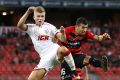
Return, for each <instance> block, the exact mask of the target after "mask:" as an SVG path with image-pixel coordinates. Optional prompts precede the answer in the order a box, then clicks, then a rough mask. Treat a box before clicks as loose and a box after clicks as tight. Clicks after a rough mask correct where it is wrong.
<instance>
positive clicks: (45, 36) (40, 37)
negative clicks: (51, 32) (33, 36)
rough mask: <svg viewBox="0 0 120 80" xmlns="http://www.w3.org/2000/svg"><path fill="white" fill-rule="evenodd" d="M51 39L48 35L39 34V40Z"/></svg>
mask: <svg viewBox="0 0 120 80" xmlns="http://www.w3.org/2000/svg"><path fill="white" fill-rule="evenodd" d="M48 39H49V36H47V35H39V36H38V40H48Z"/></svg>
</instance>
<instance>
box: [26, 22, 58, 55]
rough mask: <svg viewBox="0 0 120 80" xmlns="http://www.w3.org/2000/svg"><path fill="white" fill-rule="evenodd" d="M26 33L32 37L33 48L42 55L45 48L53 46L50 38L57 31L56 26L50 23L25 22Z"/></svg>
mask: <svg viewBox="0 0 120 80" xmlns="http://www.w3.org/2000/svg"><path fill="white" fill-rule="evenodd" d="M27 26H28V29H27V31H26V32H27V33H28V35H29V36H30V38H31V39H32V42H33V45H34V48H35V50H36V51H37V52H38V54H39V55H40V56H41V57H42V56H44V55H47V54H45V53H46V52H45V51H46V50H48V49H49V48H50V47H52V46H53V44H55V43H53V42H52V39H53V37H54V36H55V34H56V32H57V28H56V27H55V26H53V25H52V24H50V23H47V22H44V24H43V25H41V26H37V25H36V24H27Z"/></svg>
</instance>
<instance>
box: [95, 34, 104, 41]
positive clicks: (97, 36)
mask: <svg viewBox="0 0 120 80" xmlns="http://www.w3.org/2000/svg"><path fill="white" fill-rule="evenodd" d="M94 40H96V41H98V42H102V41H104V40H105V38H103V35H95V37H94Z"/></svg>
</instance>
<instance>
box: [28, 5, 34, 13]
mask: <svg viewBox="0 0 120 80" xmlns="http://www.w3.org/2000/svg"><path fill="white" fill-rule="evenodd" d="M34 9H35V7H34V6H31V7H29V8H28V10H27V11H28V13H29V14H30V13H33V12H34Z"/></svg>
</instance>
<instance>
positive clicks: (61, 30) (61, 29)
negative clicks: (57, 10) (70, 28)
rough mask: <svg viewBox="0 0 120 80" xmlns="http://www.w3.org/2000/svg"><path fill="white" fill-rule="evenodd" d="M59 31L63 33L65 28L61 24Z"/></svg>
mask: <svg viewBox="0 0 120 80" xmlns="http://www.w3.org/2000/svg"><path fill="white" fill-rule="evenodd" d="M60 32H61V33H62V34H64V33H65V30H64V27H63V26H61V27H60Z"/></svg>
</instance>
